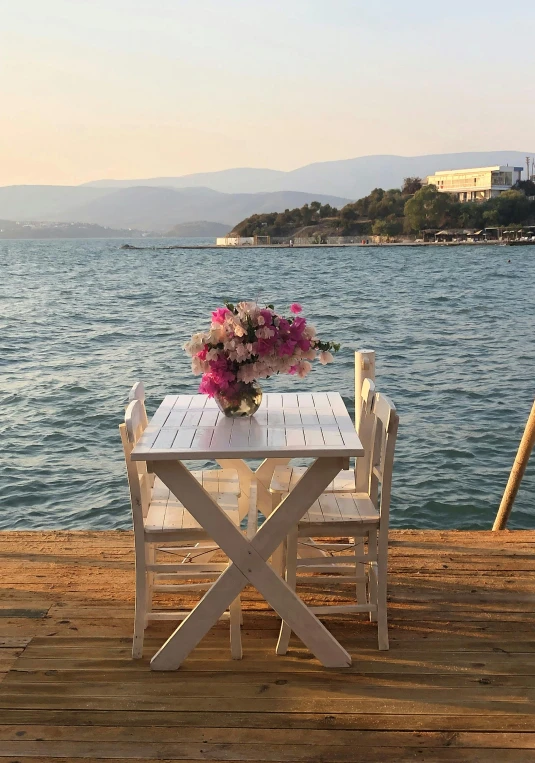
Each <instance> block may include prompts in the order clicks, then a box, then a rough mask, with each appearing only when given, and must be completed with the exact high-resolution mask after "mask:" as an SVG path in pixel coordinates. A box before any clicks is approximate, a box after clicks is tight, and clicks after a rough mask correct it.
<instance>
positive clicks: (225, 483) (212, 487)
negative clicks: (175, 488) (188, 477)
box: [191, 469, 240, 495]
mask: <svg viewBox="0 0 535 763" xmlns="http://www.w3.org/2000/svg"><path fill="white" fill-rule="evenodd" d="M191 473H192V474H193V476H194V477H195V479H196V480H197V481H198V482H200V483H201V485H202V486H203V488H204V489H205V490H206V492H207V493H230V494H231V495H240V478H239V477H238V472H237V471H236V469H203V470H202V471H201V470H196V471H192V472H191Z"/></svg>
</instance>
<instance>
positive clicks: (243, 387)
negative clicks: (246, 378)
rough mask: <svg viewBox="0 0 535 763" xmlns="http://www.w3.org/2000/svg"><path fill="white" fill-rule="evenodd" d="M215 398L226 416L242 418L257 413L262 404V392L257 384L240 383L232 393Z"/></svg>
mask: <svg viewBox="0 0 535 763" xmlns="http://www.w3.org/2000/svg"><path fill="white" fill-rule="evenodd" d="M214 397H215V401H216V403H217V405H218V407H219V410H220V411H222V412H223V413H224V414H225V416H229V417H230V418H242V417H244V416H252V415H253V414H254V413H256V412H257V410H258V409H259V407H260V403H261V402H262V390H261V388H260V385H259V384H258V383H257V382H250V383H249V384H246V383H245V382H240V383H239V384H238V385H237V386H236V387H235V388H234V389H233V390H232V392H231V393H227V394H226V395H224V394H222V393H220V394H219V395H215V396H214Z"/></svg>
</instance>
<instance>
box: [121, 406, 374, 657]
mask: <svg viewBox="0 0 535 763" xmlns="http://www.w3.org/2000/svg"><path fill="white" fill-rule="evenodd" d="M362 455H364V450H363V448H362V445H361V442H360V440H359V438H358V436H357V434H356V432H355V427H354V425H353V423H352V421H351V418H350V416H349V414H348V412H347V409H346V407H345V405H344V402H343V400H342V398H341V396H340V395H339V394H338V393H337V392H319V393H287V394H286V393H284V394H277V393H275V394H266V395H264V399H263V401H262V405H261V407H260V409H259V410H258V411H257V413H256V414H255V415H254V416H253V417H251V418H242V419H231V418H226V417H225V416H224V415H223V414H222V413H221V412H220V411H219V409H218V408H217V405H216V403H215V401H213V400H211V399H210V398H208V397H206V396H205V395H178V396H176V395H173V396H168V397H166V398H165V399H164V401H163V402H162V404H161V405H160V407H159V408H158V410H157V411H156V413H155V415H154V417H153V418H152V420H151V421H150V422H149V425H148V426H147V428H146V430H145V432H144V434H143V436H142V437H141V439H140V440H139V442H138V444H137V445H136V447H135V449H134V450H133V452H132V459H134V460H139V461H147V463H148V465H149V468H150V469H151V470H152V471H153V472H154V473H155V474H157V475H158V477H160V479H161V480H162V481H163V482H164V483H165V484H166V485H167V487H169V489H170V490H171V492H172V493H174V495H175V496H176V497H177V498H179V499H180V500H181V501H182V502H183V504H184V505H185V506H186V508H187V509H188V511H189V512H190V513H191V514H192V515H193V516H194V517H195V519H196V520H197V521H198V522H199V523H200V524H201V525H202V527H204V529H205V530H206V531H207V532H208V533H209V535H210V537H211V538H212V539H213V540H214V541H215V542H216V543H218V544H219V546H220V548H221V549H222V550H223V551H224V552H225V553H226V554H227V556H228V557H229V559H230V560H231V561H232V564H230V565H229V567H228V569H227V570H225V572H223V574H222V575H221V577H220V578H219V579H218V580H217V581H216V582H215V583H214V585H213V586H212V587H211V588H210V590H209V591H208V592H207V593H206V594H205V596H204V597H203V598H202V599H201V601H200V602H199V603H198V604H197V606H196V607H195V608H194V609H193V610H192V612H191V613H190V615H189V616H188V617H187V618H186V619H185V620H183V621H182V622H181V623H180V625H179V626H178V628H177V629H176V630H175V632H174V633H173V634H172V635H171V636H170V637H169V639H168V640H167V641H166V642H165V644H164V645H163V646H162V647H161V649H160V650H159V651H158V652H157V653H156V654H155V655H154V657H153V658H152V660H151V668H152V669H153V670H176V669H177V668H178V667H180V665H181V663H182V662H183V661H184V659H185V658H186V657H187V656H188V654H189V653H190V652H191V650H192V649H194V648H195V646H196V645H197V644H198V643H199V641H200V640H201V639H202V638H203V636H204V635H205V634H206V633H207V632H208V631H209V630H210V628H211V627H212V626H213V625H215V623H216V622H217V621H218V619H219V617H220V616H221V614H222V613H223V612H224V611H225V610H226V609H227V608H228V607H229V605H230V603H231V602H232V601H233V600H234V599H235V598H236V597H237V596H238V595H239V594H240V592H241V591H242V590H243V588H244V587H245V586H246V585H248V584H249V583H251V584H252V585H253V586H254V587H255V588H256V589H257V590H258V591H259V592H260V593H261V594H262V595H263V596H264V597H265V599H266V600H267V602H268V603H269V604H270V605H271V606H272V607H273V609H274V610H275V611H276V612H277V613H278V614H279V615H280V617H281V618H282V619H283V620H285V621H286V622H287V623H288V625H289V626H290V627H291V629H292V631H293V632H294V633H295V634H296V635H297V636H298V637H299V638H300V639H301V641H303V643H304V644H305V645H306V646H307V647H308V648H309V649H310V651H311V652H313V653H314V655H315V656H316V657H317V658H318V660H320V661H321V662H322V663H323V665H325V666H326V667H345V666H348V665H351V657H350V656H349V654H348V653H347V652H346V651H345V649H343V647H342V646H341V645H340V644H339V643H338V642H337V641H336V639H335V638H334V637H333V636H332V635H331V634H330V633H329V631H328V630H327V629H326V628H325V627H324V626H323V625H322V623H320V621H319V620H318V619H317V618H316V617H315V615H314V614H312V612H310V610H309V609H308V607H306V605H305V604H303V602H302V601H301V600H300V599H299V597H298V596H297V595H296V593H295V592H294V591H292V590H291V588H290V587H289V586H288V585H287V584H286V582H285V581H284V580H282V579H281V578H280V577H279V575H277V573H276V572H275V570H274V569H273V568H272V567H271V566H270V565H269V564H268V563H267V560H268V559H269V557H270V556H271V555H272V554H273V552H275V550H276V549H277V548H278V547H279V546H280V544H281V543H282V542H283V541H284V539H285V537H286V536H287V534H288V532H289V531H290V530H291V528H292V527H294V526H295V525H296V524H297V523H298V522H299V520H300V519H301V518H302V517H303V516H304V514H305V513H306V512H307V510H308V509H309V507H310V506H311V505H312V504H313V503H314V501H315V500H316V499H317V498H318V497H319V496H320V495H321V493H322V492H323V491H324V490H325V488H326V487H327V486H328V485H329V483H330V482H331V481H332V480H333V479H334V477H335V476H336V475H337V474H338V472H339V471H340V470H341V469H347V468H349V459H350V458H351V457H353V456H362ZM256 458H263V459H265V460H264V461H263V463H262V464H261V466H260V467H259V468H258V469H257V470H256V471H252V470H251V469H250V467H249V466H248V465H247V464H245V463H244V461H243V460H242V459H256ZM292 458H313V459H315V460H314V461H313V463H312V464H311V466H310V467H309V469H308V470H307V472H306V473H305V474H304V476H303V477H302V479H301V480H300V481H299V482H298V483H297V485H296V487H295V488H294V489H293V490H292V491H291V493H290V494H289V495H288V496H287V497H286V498H285V499H284V500H283V501H282V502H281V503H280V504H279V505H278V506H277V507H276V508H275V510H274V511H273V512H272V513H271V514H269V511H270V510H271V498H270V494H269V492H268V488H269V483H270V480H271V476H272V474H273V470H274V468H275V466H276V465H277V464H280V463H288V461H289V460H290V459H292ZM207 459H209V460H216V461H219V462H222V461H225V465H228V466H230V465H233V466H235V467H236V468H238V470H239V472H240V480H241V482H242V485H243V487H244V489H245V490H248V488H247V483H248V482H250V481H251V480H252V479H254V480H255V481H256V483H257V487H258V491H259V508H260V509H261V510H262V509H264V513H266V514H269V517H268V518H267V519H266V521H265V522H264V524H263V525H262V527H260V529H259V530H258V532H257V533H256V535H254V537H253V538H252V539H250V540H248V539H247V538H245V537H244V535H243V534H242V533H241V532H240V530H239V528H237V527H236V526H235V525H234V524H233V523H232V522H231V521H230V519H228V517H227V516H226V515H225V514H224V512H223V511H221V509H220V508H219V506H218V505H217V503H216V502H215V501H214V500H213V498H212V497H211V496H210V495H209V494H208V493H207V492H206V491H205V490H204V489H203V487H202V486H201V485H200V484H199V482H197V480H196V479H195V478H194V477H193V476H192V475H191V473H190V472H189V471H188V469H187V468H186V467H185V466H184V465H183V464H182V461H185V460H207ZM266 509H267V510H266Z"/></svg>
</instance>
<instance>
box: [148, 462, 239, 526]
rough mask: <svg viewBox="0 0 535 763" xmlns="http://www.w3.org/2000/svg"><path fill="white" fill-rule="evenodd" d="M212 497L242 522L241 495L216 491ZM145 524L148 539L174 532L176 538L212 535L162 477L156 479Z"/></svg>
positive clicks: (230, 517)
mask: <svg viewBox="0 0 535 763" xmlns="http://www.w3.org/2000/svg"><path fill="white" fill-rule="evenodd" d="M231 471H232V470H231ZM212 497H213V498H214V499H215V500H216V501H217V503H218V504H219V506H220V507H221V509H222V510H223V511H224V512H225V513H226V514H227V516H228V517H229V519H230V520H231V521H232V522H234V524H235V525H237V526H239V524H240V518H239V513H238V497H237V496H236V495H235V494H234V493H214V492H213V493H212ZM143 524H144V530H145V536H146V538H147V540H149V539H150V540H164V539H165V538H166V537H167V536H170V535H172V536H173V538H172V539H173V540H175V539H182V538H183V539H186V538H187V539H189V540H206V539H209V537H210V536H209V535H208V534H207V532H206V530H204V529H203V528H202V527H201V525H200V524H199V523H198V522H197V520H196V519H195V517H193V516H192V515H191V514H190V513H189V511H187V510H186V509H185V508H184V505H183V504H182V503H181V502H180V501H179V500H178V498H176V497H175V496H174V495H173V494H172V493H171V491H170V490H169V488H168V487H167V486H166V485H165V484H164V483H163V482H162V481H161V480H160V479H159V478H158V477H157V478H156V479H155V480H154V488H153V492H152V499H151V501H150V503H149V509H148V512H147V516H146V517H145V520H144V523H143Z"/></svg>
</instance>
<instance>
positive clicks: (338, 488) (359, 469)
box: [270, 379, 375, 594]
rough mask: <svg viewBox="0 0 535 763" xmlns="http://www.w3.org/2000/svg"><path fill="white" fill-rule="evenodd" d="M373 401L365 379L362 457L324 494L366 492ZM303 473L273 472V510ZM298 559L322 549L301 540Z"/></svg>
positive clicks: (370, 386) (322, 552) (302, 468)
mask: <svg viewBox="0 0 535 763" xmlns="http://www.w3.org/2000/svg"><path fill="white" fill-rule="evenodd" d="M374 398H375V383H374V382H373V381H372V380H371V379H364V381H363V383H362V388H361V392H360V402H359V404H360V417H359V419H358V420H359V421H360V426H359V438H360V441H361V443H362V445H363V447H364V456H362V457H361V458H357V459H356V460H355V468H354V469H344V470H343V471H341V472H340V474H338V475H337V476H336V477H335V478H334V480H333V481H332V482H331V484H330V485H329V486H328V488H327V490H326V492H328V493H353V492H355V491H362V490H366V489H367V476H368V474H369V471H370V457H371V455H370V454H371V448H372V440H371V438H372V429H373V424H372V418H373V417H372V416H371V409H372V405H373V401H374ZM306 470H307V467H306V466H291V465H286V466H277V467H276V468H275V471H274V473H273V477H272V480H271V485H270V492H271V493H272V496H273V505H274V506H276V505H278V504H279V502H280V501H281V499H282V496H283V495H285V494H286V493H289V492H290V490H293V488H294V487H295V485H296V483H297V482H299V480H300V479H301V477H302V476H303V474H304V473H305V472H306ZM359 542H360V541H359ZM298 555H299V556H302V557H304V556H307V557H319V556H324V555H325V549H323V548H321V547H320V545H319V544H317V543H313V542H312V540H311V539H310V538H301V539H300V540H299V546H298ZM361 594H362V591H361Z"/></svg>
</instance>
